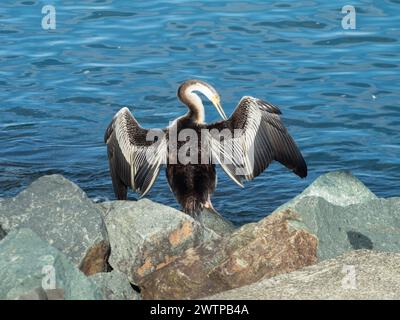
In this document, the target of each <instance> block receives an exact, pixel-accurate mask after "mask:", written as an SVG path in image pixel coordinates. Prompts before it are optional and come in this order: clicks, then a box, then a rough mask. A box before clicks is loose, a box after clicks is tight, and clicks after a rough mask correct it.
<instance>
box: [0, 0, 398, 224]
mask: <svg viewBox="0 0 400 320" xmlns="http://www.w3.org/2000/svg"><path fill="white" fill-rule="evenodd" d="M45 4H54V5H55V8H56V13H57V16H56V22H57V25H56V30H50V31H49V30H43V29H42V28H41V19H42V17H43V15H42V14H41V9H42V6H43V5H45ZM347 4H352V5H354V6H355V7H356V12H357V20H356V29H355V30H343V29H342V27H341V19H342V17H343V16H344V14H342V13H341V8H342V6H343V5H347ZM399 16H400V1H399V0H391V1H351V3H349V1H348V0H346V1H333V2H328V1H323V0H318V1H252V2H251V1H249V2H242V1H202V2H196V3H193V2H191V1H147V2H144V1H143V2H142V1H140V2H139V1H100V0H98V1H84V2H83V1H51V3H48V2H47V1H27V0H25V1H2V2H1V4H0V119H1V120H0V150H1V151H0V152H1V153H0V197H9V196H14V195H15V194H17V193H18V192H19V191H21V190H22V189H23V188H25V187H26V186H27V185H28V184H29V183H31V182H32V181H33V180H34V179H36V178H37V177H39V176H42V175H45V174H51V173H60V174H63V175H64V176H66V177H67V178H69V179H71V180H73V181H74V182H76V183H78V184H79V185H80V186H81V187H82V188H83V189H84V190H85V191H86V192H87V193H88V194H89V195H90V196H91V197H92V198H94V199H96V200H97V201H101V200H105V199H114V195H113V192H112V186H111V180H110V178H109V174H108V162H107V156H106V147H105V145H104V144H103V133H104V130H105V128H106V127H107V125H108V123H109V121H110V119H111V118H112V116H113V115H114V114H115V113H116V112H117V111H118V110H119V109H120V108H121V107H123V106H129V107H130V108H131V110H132V111H133V113H134V115H135V116H136V118H137V119H138V120H139V121H140V123H141V124H142V125H143V126H145V127H165V126H166V125H168V123H169V121H170V120H172V119H174V118H176V117H177V116H179V115H182V114H183V113H184V112H186V109H185V107H184V106H182V105H181V104H180V103H179V102H178V100H177V98H176V89H177V86H178V84H179V83H180V82H182V81H183V80H185V79H188V78H200V79H203V80H206V81H208V82H210V83H211V84H213V85H214V86H215V87H216V88H217V90H218V91H219V92H220V95H221V97H222V102H223V106H224V108H225V110H226V111H227V113H231V112H232V111H233V110H234V108H235V106H236V103H237V102H238V101H239V99H240V98H241V97H242V96H243V95H252V96H255V97H259V98H263V99H266V100H267V101H270V102H272V103H274V104H276V105H278V106H279V107H280V108H281V110H282V112H283V119H284V122H285V124H286V125H287V127H288V128H289V131H290V133H291V134H292V135H293V137H294V138H295V140H296V141H297V143H298V145H299V146H300V148H301V150H302V152H303V154H304V156H305V158H306V160H307V163H308V167H309V176H308V177H307V178H306V179H304V180H301V179H299V178H298V177H297V176H295V175H294V174H291V173H290V172H289V171H288V170H287V169H286V168H284V167H283V166H281V165H280V164H273V165H271V166H270V167H269V168H268V170H267V171H266V172H264V173H263V174H262V175H261V176H259V177H258V178H256V180H254V181H252V182H248V183H247V184H246V188H245V189H240V188H239V187H237V186H236V185H235V184H234V183H233V182H231V181H230V180H229V179H228V178H227V177H226V176H225V175H224V174H223V173H222V172H221V171H219V183H218V190H217V192H216V193H215V196H214V198H213V202H214V205H215V207H216V208H217V209H218V210H219V211H220V212H221V213H222V214H223V215H224V216H226V217H227V218H229V219H230V220H232V221H234V222H235V223H237V224H242V223H245V222H249V221H255V220H258V219H260V218H261V217H264V216H266V215H267V214H268V213H270V212H271V211H272V210H273V209H274V208H276V207H277V206H279V205H280V204H282V203H284V202H286V201H287V200H289V199H290V198H292V197H293V196H295V195H296V194H298V193H300V192H301V191H302V190H303V189H304V188H305V187H306V186H307V185H308V184H310V183H311V182H312V181H313V180H314V179H315V178H316V177H317V176H319V175H321V174H323V173H325V172H328V171H332V170H338V169H347V170H351V171H352V172H353V173H354V174H355V175H356V176H357V177H359V178H360V179H361V180H362V181H363V182H364V183H365V184H366V185H367V186H368V187H369V188H370V189H371V190H372V191H373V192H375V193H376V194H377V195H378V196H381V197H390V196H399V195H400V184H399V181H400V130H399V129H400V94H399V84H400V70H399V66H400V58H399V54H400V45H399V40H400V30H399V28H400V20H399ZM206 113H207V121H214V120H217V119H219V117H218V114H217V113H216V111H215V110H214V109H213V108H212V107H211V106H210V104H209V103H207V105H206ZM148 197H149V198H151V199H153V200H156V201H159V202H162V203H165V204H168V205H173V206H175V207H177V206H176V202H175V200H174V198H173V196H172V194H171V193H170V191H169V188H168V186H167V184H166V180H165V175H164V173H162V174H161V175H160V177H159V179H158V181H157V182H156V184H155V186H154V187H153V189H152V191H151V192H150V193H149V195H148ZM131 198H132V199H133V198H135V195H134V194H131Z"/></svg>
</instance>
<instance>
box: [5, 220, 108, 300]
mask: <svg viewBox="0 0 400 320" xmlns="http://www.w3.org/2000/svg"><path fill="white" fill-rule="evenodd" d="M40 288H42V289H44V290H54V289H58V291H60V290H62V292H63V297H64V298H65V299H68V300H70V299H73V300H75V299H79V300H93V299H101V297H102V296H101V293H100V291H99V289H98V288H97V287H96V285H95V284H94V283H93V282H92V281H91V280H89V279H88V278H87V277H86V276H85V275H84V274H83V273H82V272H81V271H79V270H78V269H77V268H76V267H75V266H74V265H73V264H72V263H71V262H70V261H69V259H68V258H67V257H66V256H65V255H64V254H63V253H61V252H60V251H59V250H57V249H55V248H53V247H51V246H50V245H49V244H48V243H47V242H46V241H43V240H42V239H40V238H39V237H38V235H36V234H35V233H34V232H33V231H32V230H30V229H25V228H22V229H18V230H13V231H10V232H9V234H8V235H7V236H6V237H5V238H4V239H3V240H1V241H0V299H24V297H25V298H26V297H32V293H35V292H36V295H37V296H38V298H39V299H40V298H41V295H42V294H43V292H41V289H40Z"/></svg>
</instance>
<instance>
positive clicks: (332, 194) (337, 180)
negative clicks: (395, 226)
mask: <svg viewBox="0 0 400 320" xmlns="http://www.w3.org/2000/svg"><path fill="white" fill-rule="evenodd" d="M306 197H319V198H323V199H325V200H326V201H327V202H329V203H331V204H334V205H337V206H348V205H350V204H356V203H362V202H366V201H369V200H375V199H378V197H377V196H376V195H374V194H373V193H372V192H371V191H370V190H369V189H368V188H367V187H366V186H365V185H364V184H363V183H362V182H361V181H360V180H358V179H357V178H356V177H354V176H353V175H352V174H351V173H350V172H347V171H335V172H329V173H326V174H324V175H322V176H320V177H318V178H317V179H316V180H315V181H314V182H313V183H312V184H311V185H309V186H308V187H307V188H306V189H305V190H304V191H303V192H302V193H301V194H299V195H298V196H296V197H295V198H293V199H292V200H290V201H289V202H287V203H285V204H284V205H282V206H280V207H279V208H278V209H276V210H275V212H278V211H282V210H283V209H286V208H294V207H295V206H296V204H297V203H298V202H299V201H301V200H302V199H303V198H306Z"/></svg>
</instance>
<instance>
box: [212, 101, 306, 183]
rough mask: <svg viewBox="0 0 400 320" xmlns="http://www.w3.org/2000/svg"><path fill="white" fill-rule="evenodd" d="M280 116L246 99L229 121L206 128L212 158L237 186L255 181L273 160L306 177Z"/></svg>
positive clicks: (264, 104) (265, 105)
mask: <svg viewBox="0 0 400 320" xmlns="http://www.w3.org/2000/svg"><path fill="white" fill-rule="evenodd" d="M279 114H281V112H280V110H279V109H278V108H277V107H275V106H274V105H272V104H270V103H268V102H265V101H262V100H260V99H256V98H253V97H249V96H245V97H243V98H242V99H241V100H240V102H239V104H238V105H237V107H236V109H235V111H234V112H233V114H232V116H231V117H230V118H229V119H228V120H225V121H220V122H217V123H213V124H210V125H207V128H208V129H209V130H210V134H209V141H210V143H209V145H210V151H211V152H210V153H211V155H212V156H213V158H214V159H215V160H216V161H217V162H218V163H219V164H221V166H222V168H223V169H224V171H225V172H226V173H227V174H228V175H229V177H231V178H232V179H233V180H234V181H235V182H236V183H237V184H239V185H240V186H243V185H242V182H241V181H242V179H243V178H244V179H246V180H252V179H254V178H255V177H257V176H258V175H259V174H260V173H261V172H263V171H264V170H265V169H266V168H267V167H268V165H269V164H270V163H271V162H272V161H273V160H276V161H279V162H280V163H282V164H283V165H285V166H286V167H287V168H289V169H290V170H292V171H293V172H294V173H295V174H297V175H298V176H300V177H301V178H304V177H306V176H307V165H306V162H305V161H304V158H303V156H302V155H301V153H300V150H299V149H298V147H297V146H296V143H295V142H294V141H293V139H292V137H291V136H290V135H289V133H288V131H287V129H286V128H285V126H284V125H283V123H282V121H281V119H280V117H279ZM213 129H216V130H213ZM213 131H214V134H213ZM224 131H225V133H224ZM218 132H220V134H219V136H218ZM226 132H227V133H228V136H227V135H226ZM221 133H222V134H221ZM229 133H230V134H231V136H229ZM216 135H217V136H216ZM221 137H222V138H221Z"/></svg>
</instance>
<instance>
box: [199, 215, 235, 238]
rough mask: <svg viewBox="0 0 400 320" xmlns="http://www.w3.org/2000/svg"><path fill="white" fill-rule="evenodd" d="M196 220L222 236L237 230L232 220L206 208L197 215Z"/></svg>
mask: <svg viewBox="0 0 400 320" xmlns="http://www.w3.org/2000/svg"><path fill="white" fill-rule="evenodd" d="M196 220H197V221H199V222H200V223H201V224H202V225H203V226H205V227H206V228H208V229H211V230H213V231H214V232H215V233H216V234H218V235H220V236H225V235H228V234H230V233H232V232H233V231H234V230H235V226H234V225H233V224H232V222H230V221H228V220H225V219H224V218H223V217H222V216H221V215H220V214H219V213H218V212H216V211H212V210H208V209H204V210H203V211H202V212H201V213H200V214H199V215H198V217H196Z"/></svg>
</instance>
